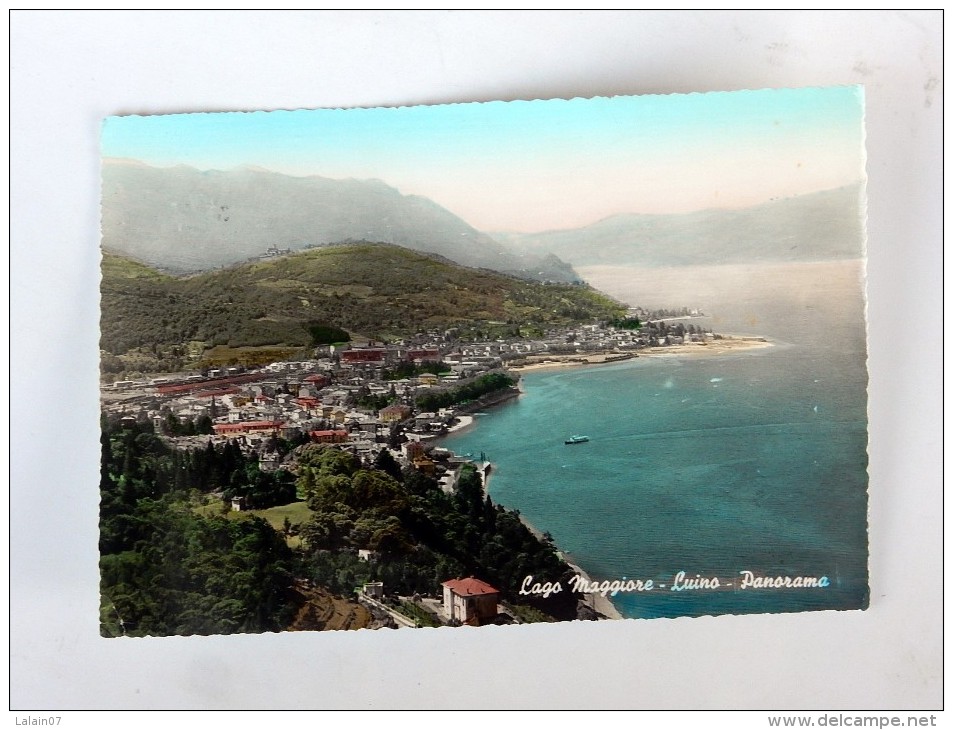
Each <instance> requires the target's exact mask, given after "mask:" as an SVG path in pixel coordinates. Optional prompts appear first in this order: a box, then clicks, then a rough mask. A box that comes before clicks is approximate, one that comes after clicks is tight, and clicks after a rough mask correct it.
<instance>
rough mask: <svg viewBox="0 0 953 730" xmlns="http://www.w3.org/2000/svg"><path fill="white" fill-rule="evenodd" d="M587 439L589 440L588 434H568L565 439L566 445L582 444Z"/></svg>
mask: <svg viewBox="0 0 953 730" xmlns="http://www.w3.org/2000/svg"><path fill="white" fill-rule="evenodd" d="M588 440H589V437H588V436H570V437H569V438H568V439H566V445H567V446H568V445H569V444H584V443H586V441H588Z"/></svg>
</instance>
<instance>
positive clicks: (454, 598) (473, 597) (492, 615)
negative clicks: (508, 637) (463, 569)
mask: <svg viewBox="0 0 953 730" xmlns="http://www.w3.org/2000/svg"><path fill="white" fill-rule="evenodd" d="M499 600H500V592H499V591H498V590H497V589H496V588H494V587H493V586H491V585H490V584H489V583H484V582H483V581H482V580H480V579H479V578H474V577H472V576H471V577H469V578H456V579H453V580H448V581H444V583H443V612H444V615H445V616H446V617H447V619H448V620H450V621H453V620H456V621H458V622H460V623H461V624H466V625H468V626H482V625H483V624H487V623H492V622H493V621H494V620H495V619H496V614H497V605H498V603H499Z"/></svg>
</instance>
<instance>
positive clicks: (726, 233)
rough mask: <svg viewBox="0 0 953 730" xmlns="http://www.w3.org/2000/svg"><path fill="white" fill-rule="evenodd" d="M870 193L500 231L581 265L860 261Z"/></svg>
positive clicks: (527, 248)
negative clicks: (556, 227) (576, 225)
mask: <svg viewBox="0 0 953 730" xmlns="http://www.w3.org/2000/svg"><path fill="white" fill-rule="evenodd" d="M863 196H864V189H863V186H862V185H861V184H860V183H857V184H854V185H849V186H845V187H842V188H837V189H834V190H825V191H820V192H816V193H808V194H805V195H799V196H796V197H792V198H784V199H781V200H775V201H770V202H767V203H763V204H761V205H756V206H752V207H749V208H742V209H738V210H725V209H710V210H702V211H698V212H694V213H683V214H670V215H647V214H624V215H615V216H611V217H609V218H606V219H604V220H601V221H598V222H597V223H593V224H592V225H589V226H584V227H582V228H576V229H572V230H564V231H547V232H543V233H530V234H506V233H494V234H493V236H494V238H496V239H497V240H500V241H502V242H504V243H507V244H509V245H510V246H512V247H513V248H514V249H515V250H518V251H524V252H526V253H536V254H539V253H544V252H545V253H550V254H555V255H556V256H558V257H559V258H560V259H562V260H564V261H568V262H569V263H570V264H572V265H573V266H592V265H599V264H609V265H612V264H615V265H626V266H650V267H658V266H691V265H702V264H728V263H758V262H785V261H792V262H794V261H798V262H802V261H828V260H836V259H855V258H860V257H861V256H863V253H864V219H863V216H864V212H865V211H864V197H863Z"/></svg>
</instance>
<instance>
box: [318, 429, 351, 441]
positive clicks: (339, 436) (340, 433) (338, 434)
mask: <svg viewBox="0 0 953 730" xmlns="http://www.w3.org/2000/svg"><path fill="white" fill-rule="evenodd" d="M309 435H310V436H311V440H312V441H314V442H315V443H318V444H343V443H346V442H347V431H345V430H344V429H338V430H336V431H311V433H310V434H309Z"/></svg>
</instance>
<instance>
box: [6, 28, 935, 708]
mask: <svg viewBox="0 0 953 730" xmlns="http://www.w3.org/2000/svg"><path fill="white" fill-rule="evenodd" d="M941 24H942V15H941V14H940V12H939V11H914V12H894V11H890V12H886V11H885V12H879V11H836V12H835V11H788V12H783V11H761V12H740V11H704V12H681V11H657V12H644V11H612V12H609V11H606V12H593V11H567V12H555V11H537V12H498V11H492V12H471V11H436V12H418V11H393V12H378V11H373V12H370V11H354V12H341V11H333V12H286V11H281V12H276V11H275V12H256V13H249V12H236V11H211V12H184V13H183V12H138V11H136V12H133V11H128V12H92V11H82V12H75V13H74V12H62V11H48V12H23V11H16V12H14V13H13V15H12V18H11V63H12V75H11V105H12V114H11V136H12V149H11V164H12V175H11V216H12V238H11V287H12V289H11V327H12V330H11V367H12V372H11V384H10V403H11V409H12V418H11V426H12V433H11V498H10V508H11V523H10V530H11V542H10V566H11V567H10V570H11V575H10V596H11V604H10V607H11V617H10V618H11V624H10V626H11V647H10V651H11V667H10V668H11V685H10V689H11V709H13V710H20V711H35V712H40V711H44V712H45V711H50V710H68V709H81V708H90V709H112V708H125V709H174V708H179V709H182V708H185V709H188V708H196V709H197V708H222V709H227V708H234V709H243V708H249V709H251V708H255V709H266V708H287V709H291V708H295V709H322V708H375V709H382V708H386V709H394V708H524V707H525V708H649V709H667V708H681V709H690V708H706V709H718V708H727V709H744V708H752V709H764V710H767V709H778V710H781V709H789V710H794V709H802V710H810V709H814V710H849V709H858V708H865V709H883V710H889V709H894V710H912V709H923V710H926V709H937V708H939V707H940V706H941V693H942V674H941V671H942V666H941V661H942V647H941V638H942V637H941V629H942V623H941V618H942V617H941V600H942V586H941V573H942V566H941V555H942V513H941V506H942V483H941V470H940V466H941V454H942V443H941V414H942V407H941V398H940V393H941V392H942V391H941V387H942V365H941V280H942V274H941V265H942V238H941V233H942V231H941V212H942V207H941V206H942V189H941V184H942V148H941V131H942V130H941V123H942V120H941V108H942V60H941V54H942V46H941V43H942V41H941V30H942V29H941ZM858 83H860V84H864V85H865V87H866V100H867V122H866V124H867V145H868V153H869V160H868V175H869V184H868V197H869V226H868V229H869V238H868V254H869V264H868V296H869V308H868V314H869V336H870V363H869V365H870V374H871V390H870V408H869V412H870V426H871V427H870V524H871V533H870V534H871V539H870V545H871V559H870V570H871V607H870V609H869V610H868V611H866V612H843V613H839V612H823V613H804V614H794V615H763V616H741V617H736V616H722V617H717V618H701V619H674V620H661V619H660V620H654V621H632V620H630V621H616V622H601V623H598V624H595V623H593V624H586V623H574V624H559V625H545V626H542V625H535V626H527V627H501V628H485V629H481V630H478V631H470V630H456V631H454V630H449V629H444V630H419V631H377V632H369V631H364V632H336V633H300V634H282V635H265V636H232V637H208V638H205V637H192V638H162V639H137V640H133V639H113V640H106V639H102V638H100V637H99V634H98V586H97V582H98V571H97V550H96V537H97V527H96V525H97V509H98V492H97V485H98V454H99V447H98V430H97V428H98V421H97V417H98V400H97V398H98V393H97V359H98V348H97V339H98V330H97V322H98V316H99V311H98V308H99V302H98V278H99V272H98V265H99V258H98V187H99V169H98V134H99V124H100V122H101V120H102V119H103V118H104V117H106V116H109V115H113V114H125V113H141V114H149V113H160V112H162V113H165V112H186V111H230V110H250V109H296V108H314V107H330V106H377V105H388V106H394V105H408V104H421V103H441V102H459V101H484V100H493V99H533V98H552V97H563V98H571V97H575V96H594V95H614V94H642V93H664V92H692V91H706V90H733V89H746V88H764V87H783V86H815V85H832V84H858Z"/></svg>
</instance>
